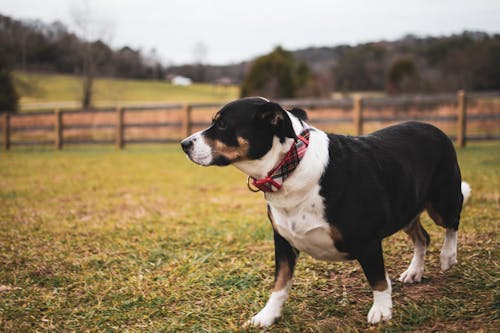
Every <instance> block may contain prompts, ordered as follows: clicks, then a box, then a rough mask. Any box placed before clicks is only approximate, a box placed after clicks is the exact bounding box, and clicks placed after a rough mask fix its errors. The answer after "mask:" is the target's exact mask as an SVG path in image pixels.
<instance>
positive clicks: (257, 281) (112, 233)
mask: <svg viewBox="0 0 500 333" xmlns="http://www.w3.org/2000/svg"><path fill="white" fill-rule="evenodd" d="M499 152H500V144H499V143H488V144H471V145H470V146H469V147H468V148H466V149H463V150H460V151H459V159H460V163H461V166H462V172H463V176H464V179H466V180H467V181H469V182H470V183H471V186H472V189H473V194H472V198H471V201H470V202H469V203H468V205H467V207H466V208H465V210H464V212H463V215H462V224H461V229H460V233H459V253H458V257H459V258H458V259H459V264H458V265H457V266H455V267H453V269H452V270H451V271H450V272H447V273H445V274H444V273H441V272H440V270H439V249H440V243H441V241H442V239H443V231H442V229H439V228H438V227H436V226H435V225H434V224H433V223H431V222H430V221H429V219H428V218H425V220H424V221H423V222H424V225H425V227H426V229H427V230H428V231H429V233H430V235H431V245H430V249H429V252H428V260H427V262H426V272H425V274H424V280H423V283H421V284H418V285H402V284H401V283H399V282H398V281H396V279H397V277H398V276H399V274H400V273H401V272H402V271H403V270H404V269H406V267H407V265H408V263H409V261H410V259H411V256H412V249H411V245H410V244H409V242H408V241H407V239H406V237H405V235H404V234H402V233H399V234H397V235H394V236H393V237H391V238H390V239H389V240H386V241H385V243H384V247H385V258H386V263H387V266H388V270H389V274H390V276H391V278H392V281H393V297H394V309H393V310H394V313H393V320H392V321H391V322H389V323H386V324H383V325H379V326H375V327H370V326H369V325H368V324H367V323H366V314H367V312H368V310H369V308H370V306H371V292H370V290H369V288H368V285H367V283H366V281H365V278H364V277H363V274H362V272H361V269H360V268H359V265H358V264H357V263H355V262H346V263H326V262H319V261H315V260H313V259H311V258H310V257H309V256H307V255H302V256H301V258H300V260H299V263H298V265H297V271H296V278H295V280H294V284H293V287H292V291H291V294H290V299H289V301H288V303H287V304H286V305H285V309H284V318H283V319H282V320H281V321H280V322H279V323H278V324H277V325H275V326H274V327H273V328H272V329H271V330H270V331H272V332H332V331H349V332H358V331H366V330H368V331H383V332H399V331H423V332H427V331H429V332H430V331H466V330H484V331H494V330H495V329H498V327H500V319H499V318H498V316H499V308H500V293H499V288H498V282H499V267H498V265H499V259H498V258H499V255H500V250H499V248H500V246H499V245H500V244H499V240H498V222H499V220H500V209H499V208H500V154H499ZM245 181H246V179H245V177H244V176H243V175H242V174H241V173H239V172H238V171H236V170H235V169H233V168H216V167H213V168H202V167H197V166H195V165H193V164H192V163H190V162H188V161H187V159H186V158H185V157H184V156H183V155H182V153H181V152H180V149H179V148H178V147H177V146H176V145H163V146H140V147H137V146H135V147H134V146H131V147H128V148H127V149H126V150H124V151H115V150H114V149H113V148H112V147H91V148H89V147H82V148H78V147H76V148H69V149H66V150H64V151H62V152H53V151H51V150H47V151H42V150H39V149H38V150H37V151H23V150H15V151H13V152H10V153H0V207H1V208H0V297H1V298H2V300H1V301H0V331H4V332H26V331H37V332H40V331H51V332H53V331H55V332H70V331H82V332H84V331H109V332H113V331H117V332H127V331H160V332H176V331H177V332H205V331H207V332H224V331H238V330H240V329H239V327H240V326H241V324H242V323H243V322H244V321H245V320H247V319H249V318H250V317H251V316H252V315H254V314H255V313H256V312H257V311H259V310H260V308H261V307H262V306H263V305H264V304H265V302H266V300H267V297H268V294H269V291H270V289H271V287H272V279H273V243H272V232H271V226H270V224H269V222H267V220H266V214H265V205H264V200H263V198H262V195H261V194H254V193H250V192H249V191H248V190H247V188H246V184H245Z"/></svg>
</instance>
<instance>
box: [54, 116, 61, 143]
mask: <svg viewBox="0 0 500 333" xmlns="http://www.w3.org/2000/svg"><path fill="white" fill-rule="evenodd" d="M62 146H63V124H62V112H61V110H59V109H55V110H54V148H55V149H57V150H60V149H61V148H62Z"/></svg>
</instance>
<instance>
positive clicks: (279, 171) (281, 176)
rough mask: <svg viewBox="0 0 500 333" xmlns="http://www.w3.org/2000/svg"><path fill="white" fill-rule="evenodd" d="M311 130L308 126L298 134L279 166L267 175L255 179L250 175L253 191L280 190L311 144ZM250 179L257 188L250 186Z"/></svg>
mask: <svg viewBox="0 0 500 333" xmlns="http://www.w3.org/2000/svg"><path fill="white" fill-rule="evenodd" d="M310 132H311V130H310V129H309V128H306V129H304V130H303V131H302V132H301V133H300V134H299V135H297V138H296V139H295V142H294V144H292V146H291V147H290V150H288V152H287V153H286V154H285V157H283V159H282V160H281V162H280V163H279V164H278V165H277V166H275V167H274V168H273V169H272V170H271V171H269V172H268V173H267V176H266V177H264V178H261V179H255V178H253V177H251V176H250V177H249V178H248V187H249V188H250V190H251V191H253V192H258V191H259V190H260V191H262V192H276V191H278V190H280V189H281V187H282V186H283V182H284V181H285V179H287V178H288V177H290V175H291V174H292V172H293V171H294V170H295V169H296V168H297V166H298V165H299V163H300V161H301V160H302V158H303V157H304V155H305V153H306V151H307V147H308V146H309V136H310ZM250 179H251V180H252V185H253V186H255V187H256V188H257V190H254V189H252V188H251V187H250Z"/></svg>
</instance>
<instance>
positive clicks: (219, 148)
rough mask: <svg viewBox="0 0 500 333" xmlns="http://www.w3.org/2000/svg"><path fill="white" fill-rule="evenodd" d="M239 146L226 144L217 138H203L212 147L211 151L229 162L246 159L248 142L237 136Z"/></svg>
mask: <svg viewBox="0 0 500 333" xmlns="http://www.w3.org/2000/svg"><path fill="white" fill-rule="evenodd" d="M237 140H238V144H239V146H236V147H233V146H228V145H226V144H225V143H223V142H221V141H219V140H210V139H207V138H205V141H206V143H207V144H208V145H209V146H210V147H211V148H212V152H213V153H215V154H218V155H222V156H224V157H225V158H226V159H228V160H229V161H231V162H238V161H243V160H245V159H247V156H248V149H249V148H250V144H249V143H248V141H247V140H245V139H244V138H242V137H240V136H239V137H238V138H237Z"/></svg>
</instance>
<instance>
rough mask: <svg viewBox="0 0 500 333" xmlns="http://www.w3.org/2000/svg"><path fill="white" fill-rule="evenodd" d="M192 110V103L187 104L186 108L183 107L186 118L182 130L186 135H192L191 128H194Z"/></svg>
mask: <svg viewBox="0 0 500 333" xmlns="http://www.w3.org/2000/svg"><path fill="white" fill-rule="evenodd" d="M191 110H192V106H191V105H189V104H186V105H185V106H184V109H183V112H184V119H183V122H182V132H183V134H184V137H188V136H190V135H191V129H192V122H191Z"/></svg>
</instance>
